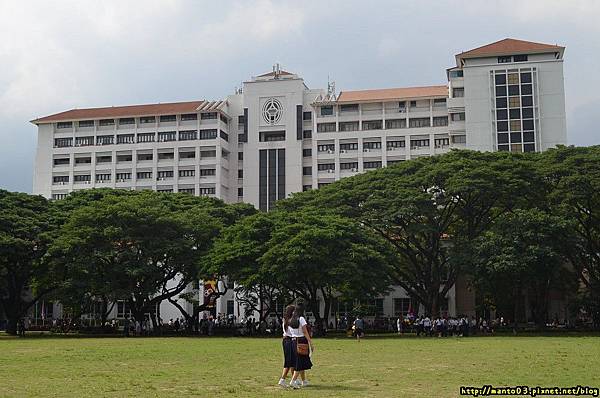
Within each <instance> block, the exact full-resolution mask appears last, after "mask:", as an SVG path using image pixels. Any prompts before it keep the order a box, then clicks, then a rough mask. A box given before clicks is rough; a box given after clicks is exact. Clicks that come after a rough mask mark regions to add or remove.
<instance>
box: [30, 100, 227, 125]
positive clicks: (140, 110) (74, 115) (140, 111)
mask: <svg viewBox="0 0 600 398" xmlns="http://www.w3.org/2000/svg"><path fill="white" fill-rule="evenodd" d="M224 103H225V101H188V102H172V103H164V104H146V105H128V106H110V107H105V108H88V109H71V110H69V111H65V112H60V113H55V114H54V115H49V116H45V117H41V118H38V119H34V120H32V121H31V123H34V124H39V123H51V122H59V121H65V120H83V119H103V118H120V117H132V116H154V115H167V114H178V113H194V112H197V111H207V110H217V109H218V108H219V107H220V106H221V105H223V104H224Z"/></svg>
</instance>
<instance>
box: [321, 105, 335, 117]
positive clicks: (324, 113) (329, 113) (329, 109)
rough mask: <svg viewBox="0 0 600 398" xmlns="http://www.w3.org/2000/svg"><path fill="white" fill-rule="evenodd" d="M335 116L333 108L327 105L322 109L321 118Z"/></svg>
mask: <svg viewBox="0 0 600 398" xmlns="http://www.w3.org/2000/svg"><path fill="white" fill-rule="evenodd" d="M332 115H333V106H331V105H327V106H322V107H321V116H332Z"/></svg>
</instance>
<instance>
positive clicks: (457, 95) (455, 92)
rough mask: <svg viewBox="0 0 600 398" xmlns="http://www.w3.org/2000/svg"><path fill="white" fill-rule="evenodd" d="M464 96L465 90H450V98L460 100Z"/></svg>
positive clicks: (461, 88)
mask: <svg viewBox="0 0 600 398" xmlns="http://www.w3.org/2000/svg"><path fill="white" fill-rule="evenodd" d="M464 96H465V88H464V87H456V88H453V89H452V97H453V98H462V97H464Z"/></svg>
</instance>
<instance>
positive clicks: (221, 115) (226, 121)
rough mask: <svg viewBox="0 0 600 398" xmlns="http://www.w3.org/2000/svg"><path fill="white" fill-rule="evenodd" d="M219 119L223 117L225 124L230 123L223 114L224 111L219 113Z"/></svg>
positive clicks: (222, 120)
mask: <svg viewBox="0 0 600 398" xmlns="http://www.w3.org/2000/svg"><path fill="white" fill-rule="evenodd" d="M219 119H221V122H223V124H225V125H228V124H229V120H228V119H227V116H225V115H223V114H222V113H219Z"/></svg>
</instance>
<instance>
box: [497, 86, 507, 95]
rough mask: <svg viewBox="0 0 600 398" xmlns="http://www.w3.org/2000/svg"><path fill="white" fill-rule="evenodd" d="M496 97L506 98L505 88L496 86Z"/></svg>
mask: <svg viewBox="0 0 600 398" xmlns="http://www.w3.org/2000/svg"><path fill="white" fill-rule="evenodd" d="M496 97H506V86H496Z"/></svg>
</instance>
